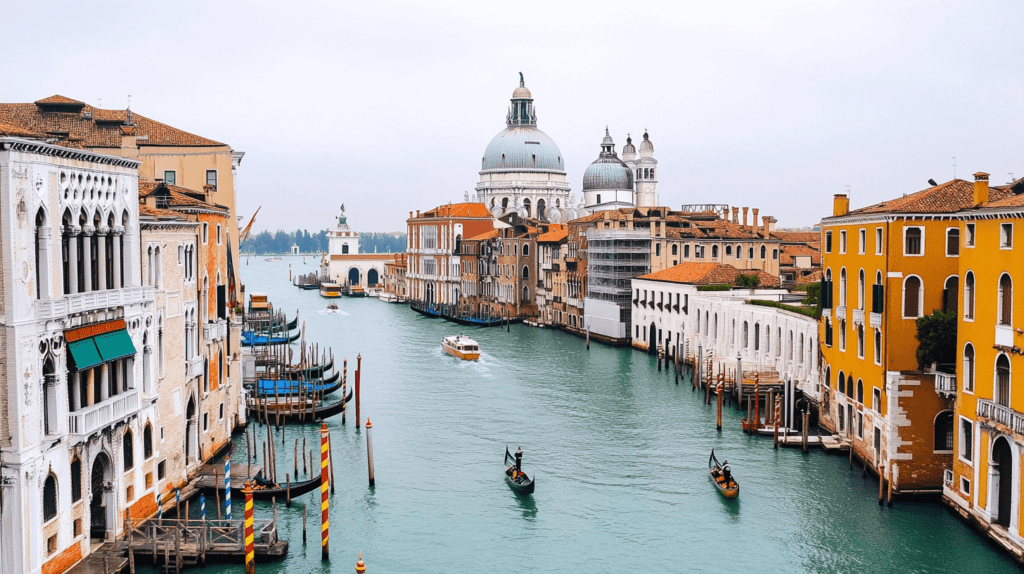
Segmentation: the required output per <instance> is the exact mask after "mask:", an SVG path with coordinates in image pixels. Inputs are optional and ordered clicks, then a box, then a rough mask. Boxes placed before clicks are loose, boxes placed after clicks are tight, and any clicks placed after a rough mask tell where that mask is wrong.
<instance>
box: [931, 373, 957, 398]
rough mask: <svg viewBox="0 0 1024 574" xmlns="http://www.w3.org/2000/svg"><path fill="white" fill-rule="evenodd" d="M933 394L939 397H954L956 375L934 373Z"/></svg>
mask: <svg viewBox="0 0 1024 574" xmlns="http://www.w3.org/2000/svg"><path fill="white" fill-rule="evenodd" d="M935 392H936V393H939V394H940V395H956V374H953V373H935Z"/></svg>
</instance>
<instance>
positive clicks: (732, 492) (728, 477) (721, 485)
mask: <svg viewBox="0 0 1024 574" xmlns="http://www.w3.org/2000/svg"><path fill="white" fill-rule="evenodd" d="M708 472H709V473H710V474H711V480H713V481H714V482H715V488H717V489H718V492H721V493H722V496H724V497H726V498H736V497H737V496H739V495H740V485H739V483H738V482H736V478H735V477H734V476H733V475H732V470H731V469H730V468H729V461H725V463H720V462H718V457H716V456H715V449H713V448H712V449H711V456H710V457H709V458H708Z"/></svg>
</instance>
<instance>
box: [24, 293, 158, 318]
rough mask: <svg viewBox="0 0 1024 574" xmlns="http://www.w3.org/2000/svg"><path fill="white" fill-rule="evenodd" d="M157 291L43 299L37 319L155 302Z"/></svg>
mask: <svg viewBox="0 0 1024 574" xmlns="http://www.w3.org/2000/svg"><path fill="white" fill-rule="evenodd" d="M155 299H156V290H155V288H154V287H152V286H151V285H146V286H143V287H125V288H123V289H104V290H102V291H86V292H85V293H75V294H74V295H62V296H61V297H60V298H58V299H41V300H39V301H36V302H35V307H36V308H35V311H36V317H38V318H39V319H45V320H53V319H60V318H62V317H67V316H68V315H72V314H75V313H88V312H90V311H96V310H99V309H112V308H114V307H125V306H127V305H132V304H137V303H142V302H144V301H153V300H155Z"/></svg>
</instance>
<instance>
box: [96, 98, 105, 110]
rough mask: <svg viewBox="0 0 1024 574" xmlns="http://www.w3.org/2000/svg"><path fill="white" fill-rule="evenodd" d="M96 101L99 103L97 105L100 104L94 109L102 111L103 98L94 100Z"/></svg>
mask: <svg viewBox="0 0 1024 574" xmlns="http://www.w3.org/2000/svg"><path fill="white" fill-rule="evenodd" d="M96 101H97V102H99V104H100V105H98V106H96V107H97V108H101V109H102V108H103V98H96Z"/></svg>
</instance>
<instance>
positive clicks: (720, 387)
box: [716, 381, 725, 431]
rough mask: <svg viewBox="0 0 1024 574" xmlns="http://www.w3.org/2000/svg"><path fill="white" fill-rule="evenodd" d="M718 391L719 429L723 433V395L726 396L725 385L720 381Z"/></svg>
mask: <svg viewBox="0 0 1024 574" xmlns="http://www.w3.org/2000/svg"><path fill="white" fill-rule="evenodd" d="M716 390H717V391H718V427H717V428H718V430H719V431H721V430H722V395H724V394H725V385H724V384H723V383H722V382H721V381H719V383H718V387H716Z"/></svg>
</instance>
